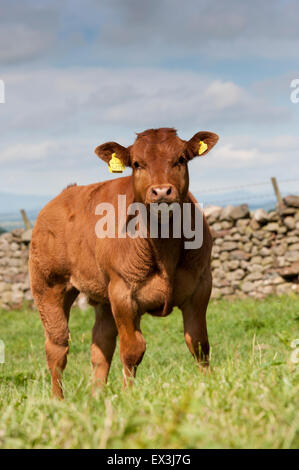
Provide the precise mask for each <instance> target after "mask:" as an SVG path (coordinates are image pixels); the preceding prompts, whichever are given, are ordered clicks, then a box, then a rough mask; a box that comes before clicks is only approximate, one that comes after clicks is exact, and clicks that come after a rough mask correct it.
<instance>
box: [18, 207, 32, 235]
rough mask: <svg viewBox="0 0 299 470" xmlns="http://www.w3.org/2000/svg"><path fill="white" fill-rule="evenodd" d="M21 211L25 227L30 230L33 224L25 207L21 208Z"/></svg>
mask: <svg viewBox="0 0 299 470" xmlns="http://www.w3.org/2000/svg"><path fill="white" fill-rule="evenodd" d="M20 212H21V216H22V219H23V222H24V225H25V229H26V230H30V229H31V228H32V226H31V223H30V220H29V219H28V217H27V214H26V212H25V211H24V209H21V210H20Z"/></svg>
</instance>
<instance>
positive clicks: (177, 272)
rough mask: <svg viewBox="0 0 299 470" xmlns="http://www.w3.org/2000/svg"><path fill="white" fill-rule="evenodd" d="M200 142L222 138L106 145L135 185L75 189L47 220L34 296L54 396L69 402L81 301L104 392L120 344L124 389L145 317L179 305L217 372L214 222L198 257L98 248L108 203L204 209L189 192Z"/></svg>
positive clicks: (44, 215) (139, 247)
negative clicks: (100, 209) (84, 299)
mask: <svg viewBox="0 0 299 470" xmlns="http://www.w3.org/2000/svg"><path fill="white" fill-rule="evenodd" d="M200 140H204V141H205V142H206V143H207V144H208V147H209V148H208V150H207V151H206V152H205V153H207V152H208V151H209V150H210V149H211V148H212V147H213V146H214V145H215V144H216V142H217V140H218V136H217V135H216V134H213V133H208V132H199V133H198V134H196V135H195V136H194V137H193V138H192V139H191V140H190V141H188V142H186V141H183V140H181V139H179V137H178V136H177V135H176V131H175V130H174V129H150V130H148V131H145V132H143V133H140V134H138V135H137V138H136V141H135V143H134V144H133V145H132V146H130V147H128V148H125V147H123V146H121V145H119V144H117V143H115V142H108V143H106V144H103V145H101V146H99V147H97V148H96V150H95V152H96V154H97V155H98V156H99V157H100V158H102V159H103V160H104V161H106V162H108V161H109V160H110V158H111V154H112V153H113V152H116V155H117V157H118V158H120V159H122V161H123V162H124V164H126V165H127V166H132V168H133V174H132V176H128V177H123V178H118V179H114V180H111V181H106V182H104V183H96V184H91V185H88V186H70V187H68V188H67V189H65V190H64V191H63V192H62V193H61V194H60V195H59V196H57V197H56V198H55V199H53V200H52V201H51V202H50V203H49V204H47V205H46V206H45V208H44V209H43V210H42V211H41V212H40V214H39V216H38V219H37V221H36V224H35V227H34V230H33V236H32V241H31V247H30V260H29V265H30V274H31V288H32V293H33V296H34V299H35V302H36V305H37V307H38V310H39V312H40V316H41V319H42V322H43V325H44V329H45V336H46V343H45V348H46V356H47V362H48V366H49V369H50V371H51V375H52V391H53V395H55V396H57V397H62V396H63V394H62V386H61V374H62V371H63V369H64V368H65V366H66V361H67V353H68V341H69V329H68V320H69V313H70V308H71V305H72V303H73V302H74V300H75V298H76V297H77V295H78V293H79V292H83V293H85V294H86V295H87V296H88V298H89V300H90V303H91V304H92V305H94V306H95V315H96V318H95V324H94V327H93V333H92V346H91V360H92V364H93V368H94V380H95V383H96V384H100V385H101V384H104V383H105V382H106V381H107V377H108V373H109V368H110V364H111V360H112V357H113V353H114V350H115V345H116V338H117V335H118V336H119V340H120V354H121V360H122V363H123V373H124V384H125V385H126V384H128V383H129V382H131V378H132V377H134V376H135V373H136V368H137V366H138V364H139V363H140V361H141V360H142V357H143V354H144V352H145V340H144V338H143V336H142V332H141V329H140V318H141V316H142V315H143V314H144V313H146V312H148V313H150V314H152V315H158V316H164V315H167V314H169V313H170V312H171V310H172V309H173V307H174V306H178V307H179V308H180V309H181V310H182V313H183V319H184V330H185V340H186V343H187V346H188V348H189V350H190V352H191V353H192V354H193V355H194V356H195V358H196V359H197V360H198V361H199V363H202V364H203V365H205V366H207V365H208V358H209V342H208V334H207V327H206V309H207V305H208V302H209V298H210V292H211V270H210V255H211V247H212V237H211V234H210V231H209V228H208V225H207V222H206V220H205V219H204V228H203V232H204V233H203V245H202V246H201V248H199V249H196V250H186V249H185V248H184V239H183V238H181V239H177V238H169V239H163V238H157V239H151V238H135V239H132V238H115V239H111V238H104V239H98V238H97V237H96V234H95V225H96V222H97V220H98V217H97V216H96V215H95V207H96V206H97V205H98V204H99V203H101V202H110V203H112V204H113V205H114V206H115V207H116V206H117V197H118V194H124V195H126V197H127V204H130V203H131V202H133V201H139V202H144V203H146V204H149V203H150V202H153V201H154V200H155V201H157V200H158V202H159V201H160V200H163V201H164V200H165V201H166V202H173V201H177V202H179V203H180V204H181V203H183V202H191V203H192V204H194V203H195V202H196V201H195V199H194V197H193V196H192V195H191V194H190V193H189V192H188V186H189V177H188V166H187V162H188V160H190V159H192V158H193V157H194V156H196V155H197V153H198V148H199V141H200ZM180 157H183V158H180ZM159 198H160V199H159ZM193 208H194V205H193ZM199 344H200V346H201V350H200V349H199Z"/></svg>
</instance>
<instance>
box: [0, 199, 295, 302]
mask: <svg viewBox="0 0 299 470" xmlns="http://www.w3.org/2000/svg"><path fill="white" fill-rule="evenodd" d="M204 212H205V214H206V217H207V220H208V222H209V225H210V227H211V229H212V233H213V237H214V246H213V253H212V270H213V291H212V296H213V297H214V298H220V297H226V298H235V297H247V296H251V297H255V298H264V297H266V296H267V295H269V294H278V295H280V294H283V293H291V292H295V293H299V278H298V275H299V196H288V197H286V198H285V199H284V202H283V204H280V205H279V207H278V208H277V209H276V210H275V211H271V212H266V211H264V210H263V209H257V210H256V211H254V212H250V211H249V209H248V206H247V204H243V205H240V206H227V207H225V208H221V207H218V206H210V207H206V208H205V209H204ZM31 233H32V232H31V230H27V231H25V230H22V229H17V230H14V231H13V232H10V233H4V234H2V235H1V236H0V308H4V309H8V308H12V307H14V308H15V307H20V306H21V305H22V304H23V302H24V301H29V302H31V301H32V296H31V292H30V284H29V274H28V254H29V244H30V240H31ZM81 305H82V307H83V306H84V301H83V299H81Z"/></svg>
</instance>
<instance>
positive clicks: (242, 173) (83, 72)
mask: <svg viewBox="0 0 299 470" xmlns="http://www.w3.org/2000/svg"><path fill="white" fill-rule="evenodd" d="M298 18H299V2H298V1H295V0H271V1H269V0H265V1H263V2H260V1H257V0H253V1H251V2H245V1H240V0H239V1H232V0H226V1H223V0H222V1H220V0H214V1H212V2H211V1H207V0H199V1H198V0H197V1H195V0H189V1H188V2H185V3H183V2H181V1H178V0H152V1H151V2H145V1H140V0H139V1H137V0H126V1H123V0H109V1H108V0H103V1H95V0H86V1H84V2H83V1H78V0H72V1H68V0H64V1H61V0H60V1H58V0H51V1H50V0H43V1H42V2H40V1H38V0H27V1H23V2H19V1H15V0H9V1H8V0H7V1H6V0H0V45H1V47H0V79H2V80H4V82H5V86H6V102H5V104H0V188H1V192H11V193H19V194H38V195H55V194H57V193H58V192H59V191H60V190H61V189H63V188H64V187H65V186H66V185H67V184H69V183H71V182H75V181H76V182H77V183H78V184H89V183H92V182H95V181H101V180H103V179H107V178H110V177H111V175H110V173H109V172H108V169H107V166H106V165H105V164H104V163H103V162H101V161H99V160H98V159H97V157H96V156H95V155H94V153H93V151H94V148H95V147H96V146H97V145H99V144H101V143H103V142H105V141H108V140H115V141H118V142H119V143H121V144H123V145H129V144H131V143H132V142H133V140H134V133H135V132H138V131H141V130H144V129H146V128H151V127H161V126H169V127H175V128H177V130H178V134H179V136H181V137H182V138H184V139H189V138H191V137H192V135H193V134H194V133H196V132H198V131H199V130H210V131H215V132H217V133H218V134H219V135H220V141H219V143H218V145H217V147H215V149H214V150H213V151H212V152H211V153H210V154H209V155H208V156H207V157H206V158H202V159H200V158H197V159H196V160H195V161H193V162H191V164H190V175H191V189H192V190H193V191H194V192H195V193H196V194H197V195H198V196H200V191H201V190H202V191H207V190H211V191H213V188H216V189H217V187H219V186H221V187H222V186H228V187H230V186H236V185H239V184H245V185H246V184H250V183H255V182H259V181H268V180H269V179H270V177H271V176H277V177H278V179H281V180H284V179H288V178H293V179H296V178H297V179H298V180H299V169H298V154H299V134H298V125H299V103H298V104H294V103H292V102H291V100H290V93H291V89H290V83H291V80H293V79H294V78H299V32H298V31H299V28H298ZM298 187H299V181H297V182H294V183H288V185H287V186H282V189H283V191H291V192H294V191H296V189H297V188H298ZM253 191H255V189H253ZM297 192H298V189H297Z"/></svg>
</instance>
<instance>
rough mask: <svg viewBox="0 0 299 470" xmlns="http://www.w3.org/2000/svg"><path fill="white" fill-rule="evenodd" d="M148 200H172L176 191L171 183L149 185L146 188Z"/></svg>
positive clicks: (174, 198)
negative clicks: (147, 188)
mask: <svg viewBox="0 0 299 470" xmlns="http://www.w3.org/2000/svg"><path fill="white" fill-rule="evenodd" d="M148 199H149V202H169V203H170V202H174V201H175V200H177V191H176V188H175V187H174V186H173V185H172V184H161V185H159V186H151V187H150V188H149V190H148Z"/></svg>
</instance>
